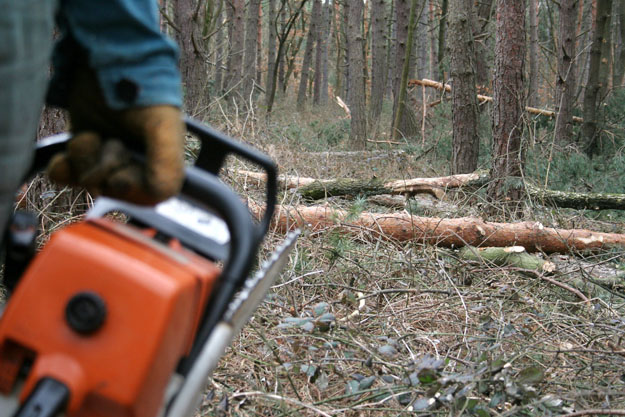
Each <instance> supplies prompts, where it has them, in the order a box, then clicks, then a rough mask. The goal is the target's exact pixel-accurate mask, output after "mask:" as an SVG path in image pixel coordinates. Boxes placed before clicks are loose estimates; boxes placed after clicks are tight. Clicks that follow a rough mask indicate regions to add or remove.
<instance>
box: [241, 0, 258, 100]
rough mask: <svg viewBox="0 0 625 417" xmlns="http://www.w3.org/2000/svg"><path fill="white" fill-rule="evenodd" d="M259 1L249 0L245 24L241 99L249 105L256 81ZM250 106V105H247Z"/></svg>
mask: <svg viewBox="0 0 625 417" xmlns="http://www.w3.org/2000/svg"><path fill="white" fill-rule="evenodd" d="M259 6H260V0H250V2H249V4H248V8H247V19H246V20H247V22H246V24H245V55H244V56H243V99H244V100H245V102H246V103H249V101H250V100H251V97H252V93H253V92H254V80H255V79H256V49H257V43H258V8H259ZM249 104H250V105H251V103H249Z"/></svg>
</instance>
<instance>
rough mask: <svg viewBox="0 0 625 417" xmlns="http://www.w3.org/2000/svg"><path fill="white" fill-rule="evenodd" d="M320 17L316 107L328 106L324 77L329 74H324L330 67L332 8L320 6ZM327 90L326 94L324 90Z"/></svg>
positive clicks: (316, 61)
mask: <svg viewBox="0 0 625 417" xmlns="http://www.w3.org/2000/svg"><path fill="white" fill-rule="evenodd" d="M320 8H321V10H320V12H319V13H320V16H319V24H318V25H317V35H316V37H317V49H316V51H315V52H316V53H315V77H314V78H315V83H314V87H313V103H314V104H315V105H317V106H318V105H320V104H326V102H327V97H328V91H327V88H328V87H327V85H328V84H327V81H325V80H324V76H326V77H327V72H325V73H324V70H323V69H324V67H325V68H327V66H328V62H327V61H328V42H327V38H328V31H329V29H330V27H329V25H328V22H329V21H328V18H329V10H330V6H329V5H328V4H321V5H320ZM324 85H325V88H326V91H325V93H324V91H323V88H324ZM324 94H325V99H326V102H322V98H323V97H324Z"/></svg>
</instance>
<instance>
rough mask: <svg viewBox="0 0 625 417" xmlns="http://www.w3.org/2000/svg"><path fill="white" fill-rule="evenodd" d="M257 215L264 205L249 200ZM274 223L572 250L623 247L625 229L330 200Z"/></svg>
mask: <svg viewBox="0 0 625 417" xmlns="http://www.w3.org/2000/svg"><path fill="white" fill-rule="evenodd" d="M250 209H251V211H252V212H253V213H254V215H256V216H259V215H260V214H261V213H262V211H263V208H262V207H261V206H259V205H256V204H253V203H252V202H250ZM274 225H275V227H276V228H277V229H278V230H280V231H281V232H285V231H287V230H293V229H296V228H307V229H309V230H313V231H319V230H323V229H329V228H333V229H337V228H338V229H340V230H342V231H344V232H346V233H352V234H357V235H359V236H362V235H363V232H365V233H368V234H369V236H370V237H371V238H383V239H393V240H398V241H414V242H420V243H426V244H431V245H437V246H443V247H452V248H460V247H463V246H466V245H471V246H476V247H477V246H495V247H508V246H523V247H524V248H525V250H526V251H527V252H537V251H542V252H545V253H555V252H558V253H569V252H574V251H584V250H596V249H608V248H613V247H618V248H623V247H625V234H618V233H599V232H593V231H590V230H583V229H554V228H551V227H545V226H544V225H542V224H541V223H539V222H520V223H494V222H485V221H484V220H482V219H479V218H474V217H461V218H455V219H443V218H437V217H417V216H412V215H410V214H407V213H394V214H389V213H367V212H365V213H361V214H360V215H359V216H358V217H357V218H355V219H354V218H353V216H351V215H350V213H349V212H347V211H346V210H335V209H332V208H330V207H328V206H311V207H308V206H295V207H292V206H291V207H289V206H278V207H276V215H275V217H274Z"/></svg>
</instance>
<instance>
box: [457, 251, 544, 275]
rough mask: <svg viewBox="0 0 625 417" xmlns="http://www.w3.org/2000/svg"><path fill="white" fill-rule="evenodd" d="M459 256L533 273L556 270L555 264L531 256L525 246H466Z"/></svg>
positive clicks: (468, 259)
mask: <svg viewBox="0 0 625 417" xmlns="http://www.w3.org/2000/svg"><path fill="white" fill-rule="evenodd" d="M459 255H460V258H461V259H464V260H467V261H486V262H487V263H492V264H493V265H497V266H512V267H515V268H519V269H522V270H527V271H531V272H538V273H545V272H546V273H551V272H553V271H555V269H556V266H555V264H554V263H553V262H549V261H546V260H544V259H541V258H539V257H538V256H536V255H530V254H529V253H527V251H526V250H525V248H524V247H523V246H509V247H505V248H493V247H488V248H475V247H473V246H465V247H464V248H462V249H461V250H460V253H459Z"/></svg>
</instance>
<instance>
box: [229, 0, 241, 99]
mask: <svg viewBox="0 0 625 417" xmlns="http://www.w3.org/2000/svg"><path fill="white" fill-rule="evenodd" d="M228 4H229V6H230V8H231V12H230V13H231V20H230V22H229V23H230V32H229V33H231V35H232V36H231V38H230V58H229V65H228V79H227V84H226V90H227V91H228V92H229V94H230V95H233V96H236V93H237V92H238V91H241V90H240V87H241V82H242V81H243V51H244V46H245V31H244V30H243V28H244V27H245V3H244V1H243V0H231V1H230V2H228Z"/></svg>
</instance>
